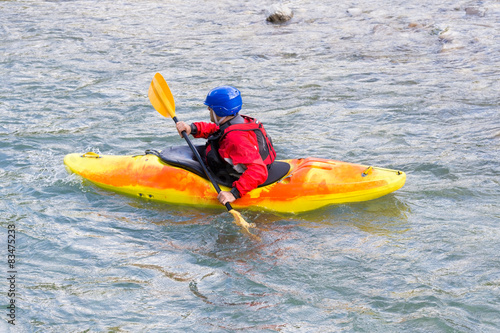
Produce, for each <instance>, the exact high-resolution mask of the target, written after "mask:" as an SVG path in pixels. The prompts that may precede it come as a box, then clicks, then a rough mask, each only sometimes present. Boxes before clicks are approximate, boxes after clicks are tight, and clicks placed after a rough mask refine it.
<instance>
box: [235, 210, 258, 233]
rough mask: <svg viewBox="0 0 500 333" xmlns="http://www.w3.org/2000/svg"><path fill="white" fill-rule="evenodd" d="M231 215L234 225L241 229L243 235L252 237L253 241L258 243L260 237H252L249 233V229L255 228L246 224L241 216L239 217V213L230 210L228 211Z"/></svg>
mask: <svg viewBox="0 0 500 333" xmlns="http://www.w3.org/2000/svg"><path fill="white" fill-rule="evenodd" d="M229 212H230V213H231V215H233V217H234V223H235V224H236V225H238V226H240V227H241V230H243V232H244V233H246V234H248V235H250V236H252V237H253V238H254V239H256V240H258V241H260V237H259V236H257V235H254V234H252V233H251V232H250V228H255V225H254V224H253V223H252V224H250V223H248V222H247V221H245V219H244V218H243V216H241V214H240V212H238V211H236V210H234V209H231V210H230V211H229Z"/></svg>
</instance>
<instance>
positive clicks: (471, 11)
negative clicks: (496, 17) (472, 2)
mask: <svg viewBox="0 0 500 333" xmlns="http://www.w3.org/2000/svg"><path fill="white" fill-rule="evenodd" d="M465 15H467V16H479V17H483V16H484V15H486V9H484V8H482V7H476V6H470V7H465Z"/></svg>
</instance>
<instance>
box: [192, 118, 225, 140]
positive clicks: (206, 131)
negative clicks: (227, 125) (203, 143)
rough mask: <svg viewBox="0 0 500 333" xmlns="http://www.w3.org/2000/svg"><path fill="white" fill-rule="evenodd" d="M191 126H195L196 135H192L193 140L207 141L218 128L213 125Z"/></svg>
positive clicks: (197, 124)
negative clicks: (201, 139)
mask: <svg viewBox="0 0 500 333" xmlns="http://www.w3.org/2000/svg"><path fill="white" fill-rule="evenodd" d="M192 125H194V126H196V134H194V135H193V137H195V138H204V139H207V138H208V137H209V136H210V135H211V134H212V133H214V132H216V131H217V130H218V129H219V126H217V125H215V124H214V123H206V122H196V123H193V124H192Z"/></svg>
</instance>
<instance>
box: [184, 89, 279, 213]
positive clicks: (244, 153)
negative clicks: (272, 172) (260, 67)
mask: <svg viewBox="0 0 500 333" xmlns="http://www.w3.org/2000/svg"><path fill="white" fill-rule="evenodd" d="M204 104H205V105H207V106H208V110H209V111H210V120H211V121H212V122H211V123H208V122H195V123H192V124H190V125H188V124H186V123H185V122H182V121H179V122H178V123H177V131H178V132H179V135H181V137H182V134H181V133H182V131H186V133H187V134H191V135H192V136H193V137H195V138H205V139H207V143H206V149H205V160H206V162H207V165H208V167H209V169H210V170H211V171H212V173H213V174H214V175H215V176H216V177H218V178H219V179H228V177H230V179H231V180H234V181H233V183H232V189H231V191H221V192H220V193H219V195H218V197H217V199H218V200H219V201H220V203H222V204H223V205H225V204H226V203H227V202H229V203H231V202H233V201H235V200H236V199H239V198H241V197H242V196H244V195H245V194H246V193H247V192H249V191H251V190H253V189H255V188H256V187H257V186H259V185H260V184H262V183H264V182H265V181H266V179H267V177H268V166H270V165H271V163H272V162H273V161H274V159H275V158H276V152H275V151H274V148H273V146H272V142H271V140H270V139H269V137H268V136H267V134H266V131H265V130H264V127H263V125H262V124H261V123H260V122H258V121H257V120H255V119H254V118H251V117H247V116H244V115H240V114H239V112H240V110H241V106H242V99H241V93H240V91H239V90H238V89H236V88H234V87H231V86H221V87H217V88H215V89H212V90H211V91H210V92H209V93H208V95H207V98H206V99H205V102H204Z"/></svg>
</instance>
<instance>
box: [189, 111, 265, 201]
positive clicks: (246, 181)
mask: <svg viewBox="0 0 500 333" xmlns="http://www.w3.org/2000/svg"><path fill="white" fill-rule="evenodd" d="M245 122H247V123H248V122H249V121H248V120H247V119H245ZM194 125H195V126H196V129H197V131H196V134H194V135H193V136H194V137H195V138H205V139H207V138H208V137H209V136H210V135H212V134H213V133H215V132H216V131H217V130H219V126H217V125H216V124H214V123H206V122H196V123H194ZM219 154H220V156H221V157H222V158H223V159H225V160H226V161H231V162H230V163H231V164H233V165H238V164H240V165H242V166H244V167H245V168H246V170H245V171H244V172H243V174H242V175H241V176H240V178H239V179H238V180H237V181H235V182H234V183H233V187H235V188H236V189H237V190H238V192H239V193H240V196H244V195H245V194H246V193H247V192H249V191H251V190H253V189H255V188H257V186H259V185H260V184H262V183H264V182H265V181H266V179H267V176H268V172H267V166H266V164H265V163H264V161H263V160H262V157H261V156H260V154H259V148H258V143H257V137H256V135H255V133H254V132H253V131H231V132H229V133H227V135H225V136H224V138H223V139H222V140H221V141H220V142H219Z"/></svg>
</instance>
